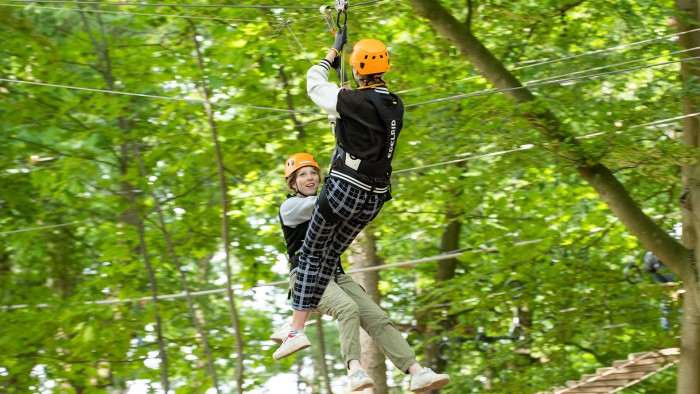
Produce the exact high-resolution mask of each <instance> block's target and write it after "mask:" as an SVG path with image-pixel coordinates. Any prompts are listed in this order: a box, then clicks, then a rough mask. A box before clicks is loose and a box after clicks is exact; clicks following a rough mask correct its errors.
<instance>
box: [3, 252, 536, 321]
mask: <svg viewBox="0 0 700 394" xmlns="http://www.w3.org/2000/svg"><path fill="white" fill-rule="evenodd" d="M539 242H542V240H541V239H537V240H531V241H522V242H516V243H514V244H513V245H512V246H511V247H515V246H527V245H532V244H536V243H539ZM498 250H499V249H498V248H497V247H488V248H479V249H469V250H462V251H459V252H455V253H442V254H437V255H434V256H430V257H423V258H419V259H414V260H408V261H403V262H399V263H390V264H382V265H376V266H372V267H365V268H358V269H353V270H348V271H347V273H348V274H354V273H359V272H371V271H381V270H383V269H391V268H401V267H406V266H412V265H416V264H423V263H430V262H438V261H442V260H449V259H455V258H458V257H461V256H463V255H465V254H467V253H497V252H498ZM282 285H289V280H281V281H276V282H268V283H260V284H257V285H255V286H253V287H252V288H253V289H255V288H262V287H275V286H282ZM226 291H227V289H226V288H218V289H211V290H202V291H191V292H189V295H190V296H193V297H198V296H205V295H213V294H221V293H225V292H226ZM186 295H187V294H186V293H185V292H180V293H174V294H164V295H159V296H158V297H157V299H158V300H171V299H177V298H183V297H186ZM152 300H153V297H140V298H127V299H111V300H96V301H86V302H84V304H85V305H91V304H92V305H111V304H127V303H139V302H147V301H152ZM29 307H34V308H50V307H52V305H50V304H35V305H30V304H19V305H7V306H0V310H14V309H25V308H29Z"/></svg>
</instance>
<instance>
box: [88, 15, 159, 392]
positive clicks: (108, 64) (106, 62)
mask: <svg viewBox="0 0 700 394" xmlns="http://www.w3.org/2000/svg"><path fill="white" fill-rule="evenodd" d="M80 17H81V19H82V21H83V27H84V31H85V33H86V34H87V35H88V37H90V42H91V43H92V46H93V48H94V50H95V56H96V57H97V69H98V70H100V73H101V74H102V77H103V79H104V81H105V85H106V87H107V89H109V90H115V83H114V81H115V78H114V74H113V73H112V59H111V57H110V54H109V47H108V45H107V41H106V38H105V28H104V23H103V22H102V18H101V16H100V15H99V14H97V15H96V16H95V19H96V20H97V24H98V27H99V33H100V35H99V40H98V37H96V36H95V35H94V34H93V32H92V29H91V27H90V22H89V21H88V19H87V17H86V16H85V13H82V12H81V13H80ZM117 123H118V125H119V129H120V130H121V131H122V133H124V135H125V137H126V138H125V139H127V140H128V139H129V138H128V137H129V136H130V134H131V125H130V124H129V121H128V120H127V119H126V118H124V117H123V116H120V117H118V118H117ZM132 145H133V142H127V143H125V144H122V145H121V146H120V149H121V154H122V155H121V157H120V170H121V174H120V175H121V176H122V177H123V176H126V174H127V171H128V168H129V165H130V164H131V163H130V161H131V156H130V151H131V147H132ZM121 186H122V190H123V191H124V193H123V196H124V198H125V199H126V200H127V201H128V203H129V209H128V210H127V211H126V213H125V214H124V215H123V216H124V218H125V219H126V221H127V223H129V224H130V225H133V226H135V227H136V228H137V230H138V234H139V246H138V250H139V253H140V254H141V259H142V261H143V263H144V267H145V269H146V273H147V275H148V283H149V287H150V290H151V302H152V304H153V317H154V319H155V326H156V327H155V329H156V338H157V339H156V341H157V343H158V356H159V357H160V380H161V385H162V389H163V391H165V392H166V393H167V392H168V391H169V390H170V379H169V376H168V375H169V373H168V354H167V349H166V344H165V337H164V335H163V322H162V319H161V316H160V311H159V306H158V285H157V281H156V275H155V270H154V268H153V266H152V265H151V262H150V258H149V253H148V246H147V244H146V229H145V226H144V223H143V219H142V218H141V217H140V216H139V214H138V208H137V196H138V192H137V191H136V188H135V187H134V185H132V184H131V183H129V182H121Z"/></svg>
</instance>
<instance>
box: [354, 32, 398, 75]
mask: <svg viewBox="0 0 700 394" xmlns="http://www.w3.org/2000/svg"><path fill="white" fill-rule="evenodd" d="M350 64H351V65H353V66H355V68H356V69H357V72H358V73H360V74H362V75H371V74H379V73H383V72H387V71H389V68H390V66H389V52H387V50H386V45H384V44H382V42H381V41H379V40H375V39H373V38H365V39H364V40H360V41H358V42H357V43H356V44H355V45H354V46H353V47H352V55H350Z"/></svg>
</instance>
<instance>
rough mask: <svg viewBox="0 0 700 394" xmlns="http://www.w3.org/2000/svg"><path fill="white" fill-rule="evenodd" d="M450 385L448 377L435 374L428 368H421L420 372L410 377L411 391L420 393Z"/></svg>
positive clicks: (442, 374)
mask: <svg viewBox="0 0 700 394" xmlns="http://www.w3.org/2000/svg"><path fill="white" fill-rule="evenodd" d="M448 383H450V375H447V374H444V373H435V372H433V370H432V369H430V368H423V370H422V371H420V372H418V373H417V374H415V375H412V376H411V391H413V392H415V393H422V392H425V391H430V390H437V389H439V388H442V387H445V386H447V384H448Z"/></svg>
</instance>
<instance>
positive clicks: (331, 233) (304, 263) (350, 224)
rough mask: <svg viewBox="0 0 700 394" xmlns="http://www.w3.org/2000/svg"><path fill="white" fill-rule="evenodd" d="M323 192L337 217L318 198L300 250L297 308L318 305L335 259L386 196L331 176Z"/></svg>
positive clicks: (294, 300) (295, 289)
mask: <svg viewBox="0 0 700 394" xmlns="http://www.w3.org/2000/svg"><path fill="white" fill-rule="evenodd" d="M321 193H325V197H326V200H327V204H329V206H330V210H332V212H333V214H334V217H333V218H325V217H324V215H323V214H322V213H321V210H319V204H321V203H323V202H322V201H321V200H322V198H321V197H319V200H318V202H317V203H316V207H315V208H314V212H313V214H312V216H311V222H310V223H309V229H308V230H307V232H306V237H305V238H304V244H303V245H302V247H301V250H300V255H299V266H298V267H297V274H296V280H295V282H294V286H293V288H292V308H293V309H294V310H298V311H308V310H313V309H316V308H317V307H318V304H319V302H320V301H321V297H322V296H323V292H324V291H325V290H326V287H327V286H328V283H330V281H331V280H332V279H333V274H334V272H335V263H336V261H337V260H338V258H339V257H340V255H342V254H343V252H345V250H346V249H347V248H348V246H350V244H351V243H352V241H353V240H354V239H355V237H357V235H358V234H359V233H360V231H362V229H363V228H365V226H367V224H369V223H370V222H371V221H372V220H373V219H374V218H375V217H376V216H377V214H378V213H379V210H380V209H381V208H382V205H383V204H384V200H385V198H386V196H387V194H376V193H370V192H367V191H365V190H362V189H360V188H357V187H355V186H354V185H351V184H348V183H346V182H343V181H342V180H338V179H335V178H328V180H327V181H326V184H325V185H324V186H323V189H321ZM324 211H325V212H328V210H324Z"/></svg>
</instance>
